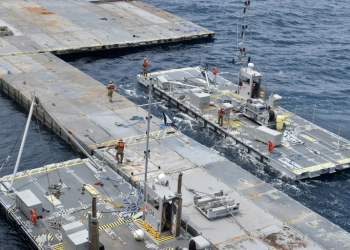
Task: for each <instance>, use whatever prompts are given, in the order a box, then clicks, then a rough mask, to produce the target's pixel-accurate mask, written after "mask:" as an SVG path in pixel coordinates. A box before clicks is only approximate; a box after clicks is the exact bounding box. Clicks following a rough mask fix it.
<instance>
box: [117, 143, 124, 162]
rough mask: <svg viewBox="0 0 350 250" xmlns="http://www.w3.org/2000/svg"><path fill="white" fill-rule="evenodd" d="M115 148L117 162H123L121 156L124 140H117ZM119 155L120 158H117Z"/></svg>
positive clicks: (122, 155)
mask: <svg viewBox="0 0 350 250" xmlns="http://www.w3.org/2000/svg"><path fill="white" fill-rule="evenodd" d="M115 149H116V150H117V154H116V156H115V157H116V158H117V160H118V163H123V157H124V142H123V140H122V139H120V140H119V141H118V144H117V146H115ZM119 155H120V160H119Z"/></svg>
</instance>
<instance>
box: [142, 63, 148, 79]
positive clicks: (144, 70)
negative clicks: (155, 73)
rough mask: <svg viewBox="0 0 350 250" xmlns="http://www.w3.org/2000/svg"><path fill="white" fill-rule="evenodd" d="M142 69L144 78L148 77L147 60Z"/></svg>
mask: <svg viewBox="0 0 350 250" xmlns="http://www.w3.org/2000/svg"><path fill="white" fill-rule="evenodd" d="M141 68H142V69H143V76H144V77H147V68H148V61H147V58H145V59H144V60H143V63H142V66H141Z"/></svg>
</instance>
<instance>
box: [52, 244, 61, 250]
mask: <svg viewBox="0 0 350 250" xmlns="http://www.w3.org/2000/svg"><path fill="white" fill-rule="evenodd" d="M51 247H52V248H53V250H62V249H63V243H58V244H56V245H53V246H51Z"/></svg>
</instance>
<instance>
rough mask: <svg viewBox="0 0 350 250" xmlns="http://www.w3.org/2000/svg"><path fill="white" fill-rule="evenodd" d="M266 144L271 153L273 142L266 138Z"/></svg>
mask: <svg viewBox="0 0 350 250" xmlns="http://www.w3.org/2000/svg"><path fill="white" fill-rule="evenodd" d="M266 146H267V150H268V151H269V152H270V153H271V151H272V150H273V148H274V147H275V145H273V142H272V141H270V140H268V141H267V143H266Z"/></svg>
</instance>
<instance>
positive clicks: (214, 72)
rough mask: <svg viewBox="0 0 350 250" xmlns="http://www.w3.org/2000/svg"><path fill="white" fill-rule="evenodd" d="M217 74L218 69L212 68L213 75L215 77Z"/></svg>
mask: <svg viewBox="0 0 350 250" xmlns="http://www.w3.org/2000/svg"><path fill="white" fill-rule="evenodd" d="M217 73H218V69H217V68H216V67H214V68H213V75H214V76H215V75H216V74H217Z"/></svg>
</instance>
